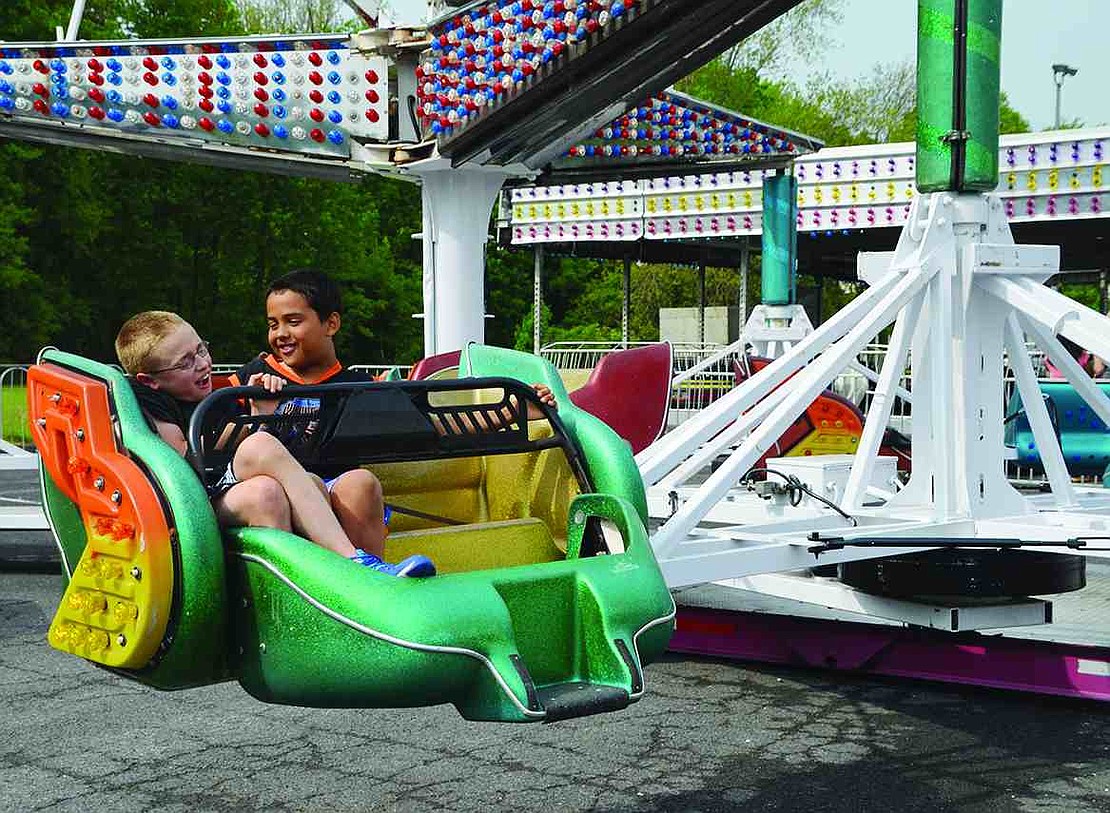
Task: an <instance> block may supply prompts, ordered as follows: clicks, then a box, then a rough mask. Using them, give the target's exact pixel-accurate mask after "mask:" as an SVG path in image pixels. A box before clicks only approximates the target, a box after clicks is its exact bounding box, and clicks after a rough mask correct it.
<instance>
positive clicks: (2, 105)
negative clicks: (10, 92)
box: [0, 96, 15, 110]
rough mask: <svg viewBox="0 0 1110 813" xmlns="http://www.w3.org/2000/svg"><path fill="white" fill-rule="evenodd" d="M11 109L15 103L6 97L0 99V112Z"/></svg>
mask: <svg viewBox="0 0 1110 813" xmlns="http://www.w3.org/2000/svg"><path fill="white" fill-rule="evenodd" d="M13 107H15V101H13V100H12V99H10V98H8V97H7V96H5V97H4V98H2V99H0V110H11V109H12V108H13Z"/></svg>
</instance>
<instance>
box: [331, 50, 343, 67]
mask: <svg viewBox="0 0 1110 813" xmlns="http://www.w3.org/2000/svg"><path fill="white" fill-rule="evenodd" d="M342 59H343V57H341V56H339V53H338V52H336V51H328V62H330V63H331V64H332V65H338V64H339V63H340V62H341V61H342Z"/></svg>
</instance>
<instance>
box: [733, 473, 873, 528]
mask: <svg viewBox="0 0 1110 813" xmlns="http://www.w3.org/2000/svg"><path fill="white" fill-rule="evenodd" d="M761 471H762V472H766V473H767V474H773V475H775V476H776V477H781V478H782V479H783V480H785V481H786V488H787V491H788V492H789V494H790V504H791V505H792V506H794V507H797V506H798V505H800V504H801V502H802V494H808V495H809V496H811V497H813V499H815V500H817V501H818V502H820V503H824V504H825V505H827V506H828V507H829V508H831V509H832V510H834V511H836V513H838V514H840V516H842V517H844V519H846V520H848V521H849V522H850V523H852V525H853V526H858V525H859V520H857V519H856V518H855V517H853V516H852V515H851V514H849V513H847V512H846V511H845V510H844V509H843V508H841V507H840V506H839V505H837V504H836V503H834V502H833V501H832V500H829V499H826V498H825V497H823V496H821V495H820V494H818V493H816V492H815V491H812V490H810V489H809V488H808V487H806V484H805V483H803V482H802V481H801V480H799V479H798V478H797V477H795V476H794V475H793V474H784V473H783V472H781V471H776V470H775V469H769V468H766V467H765V466H756V467H755V468H752V469H748V473H747V474H745V475H744V476H743V477H741V478H740V484H741V485H744V484H745V483H748V482H749V481H750V480H751V477H752V475H753V474H756V473H758V472H761Z"/></svg>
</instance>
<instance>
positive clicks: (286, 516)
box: [212, 475, 293, 531]
mask: <svg viewBox="0 0 1110 813" xmlns="http://www.w3.org/2000/svg"><path fill="white" fill-rule="evenodd" d="M212 505H213V507H214V508H215V509H216V517H217V518H218V519H219V521H220V524H221V525H225V526H230V527H240V526H250V527H254V528H277V529H278V530H281V531H291V530H293V525H292V518H291V516H290V512H289V498H288V497H286V496H285V489H284V488H282V487H281V483H279V482H278V481H277V480H275V479H274V478H273V477H267V476H265V475H263V476H260V477H251V478H250V479H249V480H245V481H243V482H240V483H236V484H235V485H233V486H232V487H231V488H230V489H228V490H227V492H226V493H224V494H223V495H221V496H219V497H217V498H216V499H215V500H213V501H212Z"/></svg>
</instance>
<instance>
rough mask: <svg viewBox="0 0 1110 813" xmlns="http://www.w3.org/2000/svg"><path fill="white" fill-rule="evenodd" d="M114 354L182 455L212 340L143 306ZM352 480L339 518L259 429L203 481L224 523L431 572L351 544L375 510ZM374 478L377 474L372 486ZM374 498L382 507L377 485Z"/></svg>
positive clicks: (379, 564)
mask: <svg viewBox="0 0 1110 813" xmlns="http://www.w3.org/2000/svg"><path fill="white" fill-rule="evenodd" d="M116 355H117V356H119V360H120V364H121V365H123V368H124V370H125V371H126V372H127V373H128V375H129V376H130V377H131V384H132V388H133V390H134V392H135V395H136V397H137V398H138V401H139V405H140V406H141V407H142V408H143V410H144V412H146V413H147V414H148V415H149V416H150V418H151V419H152V420H153V421H154V426H155V430H156V431H157V432H158V434H159V436H160V437H161V438H162V439H163V440H165V441H166V442H167V443H169V444H170V445H171V446H173V447H174V449H176V450H177V451H178V452H179V453H181V454H185V452H186V451H187V448H188V443H187V441H186V433H187V432H188V427H189V420H190V419H191V417H192V414H193V411H194V410H195V409H196V406H197V404H199V403H200V402H201V401H202V400H204V398H206V397H207V396H208V395H209V393H211V392H212V357H211V355H210V353H209V350H208V343H207V342H205V341H203V340H202V339H201V338H200V337H199V336H198V335H197V332H196V331H195V330H194V329H193V326H192V325H190V324H189V323H188V322H186V321H185V320H184V319H182V318H181V317H180V316H178V315H177V314H175V313H171V312H169V311H145V312H143V313H139V314H137V315H135V316H133V317H132V318H131V319H129V320H128V321H127V322H126V323H125V324H124V325H123V327H122V328H121V329H120V331H119V334H118V335H117V336H116ZM242 383H244V384H246V385H247V386H258V387H263V388H265V389H267V390H269V391H270V392H272V393H276V392H278V391H280V390H281V388H282V387H283V386H284V383H285V382H284V381H281V380H278V379H277V378H276V377H274V376H267V375H264V374H262V373H255V374H252V375H250V376H249V378H248V379H247V380H246V381H244V382H242ZM276 405H277V402H276V401H269V400H267V401H262V400H255V401H251V402H250V410H251V414H252V415H262V414H270V413H272V412H273V411H274V409H275V407H276ZM367 474H369V473H368V472H367ZM360 481H361V484H362V485H361V488H362V489H363V492H364V493H362V494H361V495H359V494H357V491H358V488H359V485H358V483H359V482H360ZM353 483H354V484H353V485H352V487H351V488H350V489H349V490H350V492H351V497H352V502H353V504H352V506H348V508H349V512H348V514H347V515H346V516H343V517H342V519H343V520H344V521H343V522H341V521H340V520H341V518H340V517H337V514H336V512H335V511H334V510H333V508H332V501H331V499H330V498H329V497H327V496H325V492H324V491H323V490H322V489H321V487H320V484H319V481H318V479H317V478H315V477H314V476H313V475H311V474H309V473H308V472H307V471H305V469H304V467H303V466H301V464H300V463H299V462H298V461H297V459H296V458H295V457H293V455H292V454H291V453H290V452H289V450H288V449H286V448H285V446H284V445H283V444H282V443H281V441H279V440H278V439H277V438H276V437H274V436H273V435H271V434H269V433H267V432H254V433H252V434H250V435H248V436H247V437H246V438H245V439H243V440H242V441H241V442H240V443H239V444H238V446H237V447H236V449H235V454H234V457H233V459H232V461H231V463H230V465H229V466H228V469H227V471H226V472H225V474H224V475H223V477H222V478H221V479H220V481H219V482H218V483H216V484H214V485H211V486H208V485H207V484H206V487H207V488H208V493H209V496H210V497H211V499H212V505H213V508H214V509H215V511H216V516H217V517H218V519H219V521H220V523H221V524H222V525H227V526H242V525H255V526H262V527H271V528H279V529H282V530H287V531H294V532H296V533H298V534H299V535H301V536H303V537H306V538H307V539H310V540H311V541H313V542H315V543H316V544H317V545H320V546H321V547H324V548H327V549H328V550H332V551H334V552H336V553H338V554H340V555H342V556H345V557H347V558H348V559H351V560H353V561H355V562H358V563H360V564H364V565H367V566H369V567H372V568H374V569H375V570H378V571H380V572H383V573H388V574H391V575H396V576H431V575H433V574H434V573H435V566H434V565H432V563H431V561H430V560H429V559H427V557H424V556H410V557H408V558H407V559H405V560H404V561H402V562H400V563H398V564H396V565H391V564H388V563H386V562H383V561H382V560H381V559H380V558H379V556H378V555H376V554H374V553H367V552H365V551H364V550H362V549H360V548H359V547H358V546H356V545H354V544H352V541H351V536H350V534H349V533H348V531H347V529H346V528H347V526H348V525H349V526H350V527H352V528H354V529H357V528H358V527H359V526H358V523H369V522H371V520H372V518H371V517H370V516H369V515H368V512H369V511H370V510H372V504H373V502H374V496H375V495H374V494H373V493H371V490H372V489H371V488H370V486H371V484H370V481H369V480H368V479H367V478H365V477H358V476H357V475H356V479H355V480H354V481H353ZM376 483H377V480H376V479H374V480H373V484H376ZM376 496H377V504H378V505H379V506H380V505H381V493H380V487H379V489H378V492H377V495H376ZM359 497H361V498H362V499H361V502H359V501H358V498H359ZM378 521H379V522H380V521H381V520H380V519H379V520H378ZM379 553H380V551H379Z"/></svg>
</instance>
